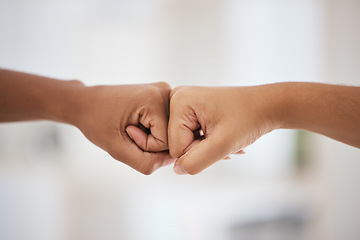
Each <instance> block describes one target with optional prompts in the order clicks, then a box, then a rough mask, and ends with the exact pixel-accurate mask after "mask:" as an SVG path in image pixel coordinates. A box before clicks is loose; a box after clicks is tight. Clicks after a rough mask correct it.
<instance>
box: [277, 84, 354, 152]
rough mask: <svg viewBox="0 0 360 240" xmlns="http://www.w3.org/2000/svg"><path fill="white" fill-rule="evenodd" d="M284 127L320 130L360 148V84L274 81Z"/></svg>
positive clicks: (281, 125) (281, 123) (280, 119)
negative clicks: (351, 85) (357, 85)
mask: <svg viewBox="0 0 360 240" xmlns="http://www.w3.org/2000/svg"><path fill="white" fill-rule="evenodd" d="M274 88H276V89H277V90H275V91H274V93H275V94H276V96H275V98H276V99H277V100H276V101H277V102H278V103H279V110H280V111H279V112H278V121H279V122H280V127H281V128H290V129H304V130H309V131H312V132H316V133H320V134H323V135H325V136H328V137H330V138H333V139H336V140H338V141H341V142H343V143H346V144H349V145H352V146H354V147H357V148H360V87H350V86H340V85H329V84H319V83H282V84H275V85H274Z"/></svg>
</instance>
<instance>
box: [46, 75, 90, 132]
mask: <svg viewBox="0 0 360 240" xmlns="http://www.w3.org/2000/svg"><path fill="white" fill-rule="evenodd" d="M86 88H87V87H86V86H85V85H84V84H83V83H82V82H80V81H78V80H72V81H64V82H63V83H62V84H61V86H60V85H59V86H57V89H56V90H55V91H54V92H53V93H52V94H53V95H52V98H51V99H52V101H48V102H47V103H46V106H45V109H46V110H45V113H46V115H47V116H46V118H47V119H49V120H53V121H57V122H62V123H67V124H71V125H76V123H77V119H78V115H79V113H80V112H81V109H82V102H83V101H82V99H83V95H84V91H85V89H86Z"/></svg>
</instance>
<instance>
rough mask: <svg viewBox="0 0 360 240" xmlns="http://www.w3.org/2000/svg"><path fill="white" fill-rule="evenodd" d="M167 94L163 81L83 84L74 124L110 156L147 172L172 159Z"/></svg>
mask: <svg viewBox="0 0 360 240" xmlns="http://www.w3.org/2000/svg"><path fill="white" fill-rule="evenodd" d="M169 93H170V87H169V85H168V84H166V83H155V84H148V85H145V84H144V85H120V86H95V87H85V88H84V89H83V90H82V92H81V93H80V107H79V108H78V109H79V111H78V113H77V114H78V115H79V117H77V118H76V119H77V120H76V122H75V123H73V125H75V126H77V127H78V128H79V129H80V130H81V131H82V133H83V134H84V135H85V136H86V137H87V138H88V139H89V140H90V141H91V142H93V143H94V144H96V145H97V146H99V147H101V148H102V149H104V150H105V151H107V152H108V153H109V154H110V155H111V156H112V157H113V158H115V159H117V160H119V161H121V162H123V163H125V164H127V165H129V166H130V167H132V168H134V169H136V170H138V171H140V172H141V173H143V174H150V173H152V172H153V171H155V170H156V169H158V168H159V167H161V166H163V165H166V164H170V163H171V162H173V161H174V160H173V159H172V158H171V157H170V155H169V153H168V151H167V150H168V141H167V126H168V125H167V124H168V116H169ZM131 138H132V139H134V141H136V143H137V144H135V143H134V141H133V140H132V139H131Z"/></svg>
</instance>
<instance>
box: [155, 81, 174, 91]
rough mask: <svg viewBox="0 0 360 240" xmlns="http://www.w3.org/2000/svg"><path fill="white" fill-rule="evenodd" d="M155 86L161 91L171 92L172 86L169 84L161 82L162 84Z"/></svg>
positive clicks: (158, 83)
mask: <svg viewBox="0 0 360 240" xmlns="http://www.w3.org/2000/svg"><path fill="white" fill-rule="evenodd" d="M155 84H157V85H158V86H159V87H160V88H161V89H164V90H170V89H171V87H170V85H169V84H168V83H167V82H163V81H161V82H157V83H155Z"/></svg>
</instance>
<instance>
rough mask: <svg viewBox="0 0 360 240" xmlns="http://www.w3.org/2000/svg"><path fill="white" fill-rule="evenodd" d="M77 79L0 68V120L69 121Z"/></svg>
mask: <svg viewBox="0 0 360 240" xmlns="http://www.w3.org/2000/svg"><path fill="white" fill-rule="evenodd" d="M83 88H84V85H83V84H82V83H81V82H79V81H61V80H56V79H52V78H47V77H42V76H37V75H32V74H26V73H21V72H15V71H9V70H4V69H0V122H12V121H25V120H52V121H58V122H65V123H72V121H73V120H74V118H75V117H76V111H77V108H78V106H79V99H78V93H79V91H81V89H83Z"/></svg>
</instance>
